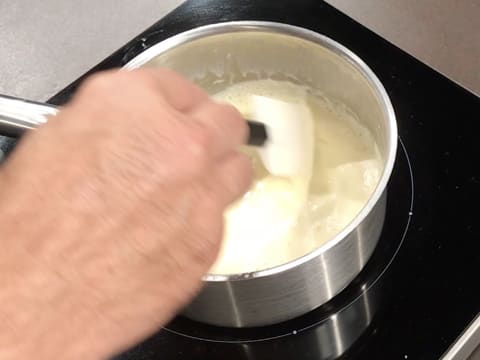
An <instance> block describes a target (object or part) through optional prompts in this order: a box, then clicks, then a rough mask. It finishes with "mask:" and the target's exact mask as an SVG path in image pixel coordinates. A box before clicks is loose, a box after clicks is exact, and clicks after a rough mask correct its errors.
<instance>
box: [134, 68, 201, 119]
mask: <svg viewBox="0 0 480 360" xmlns="http://www.w3.org/2000/svg"><path fill="white" fill-rule="evenodd" d="M136 71H138V73H139V74H143V75H145V76H148V77H151V78H153V79H154V80H155V82H156V83H157V84H158V89H159V91H161V93H162V95H163V96H164V97H165V99H166V100H167V101H168V103H169V104H170V105H172V106H173V107H174V108H175V109H177V110H179V111H181V112H186V111H189V110H191V109H193V108H194V107H196V106H198V105H199V104H201V103H202V102H204V101H206V100H208V98H209V97H208V94H207V93H206V92H205V91H204V90H202V89H201V88H200V87H198V86H196V85H195V84H194V83H192V82H191V81H189V80H187V79H186V78H184V77H183V76H181V75H179V74H177V73H175V72H174V71H172V70H169V69H164V68H143V69H139V70H136Z"/></svg>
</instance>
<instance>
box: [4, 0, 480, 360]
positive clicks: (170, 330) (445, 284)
mask: <svg viewBox="0 0 480 360" xmlns="http://www.w3.org/2000/svg"><path fill="white" fill-rule="evenodd" d="M231 20H267V21H277V22H283V23H288V24H292V25H297V26H302V27H305V28H308V29H311V30H314V31H317V32H319V33H321V34H324V35H326V36H328V37H330V38H332V39H334V40H336V41H338V42H339V43H341V44H343V45H345V46H346V47H348V48H350V49H351V50H352V51H353V52H355V53H356V54H357V55H359V56H360V57H361V58H362V59H363V60H364V61H365V62H366V63H367V64H368V65H369V66H370V67H371V69H372V70H373V71H374V72H375V73H376V74H377V76H378V77H379V79H380V80H381V82H382V83H383V85H384V86H385V88H386V90H387V92H388V94H389V96H390V98H391V100H392V103H393V106H394V109H395V112H396V116H397V121H398V126H399V147H398V149H399V150H398V154H397V161H396V165H395V169H394V172H393V175H392V178H391V181H390V184H389V187H388V205H387V217H386V221H385V226H384V230H383V233H382V236H381V239H380V241H379V244H378V246H377V249H376V250H375V252H374V254H373V256H372V258H371V259H370V261H369V262H368V264H367V266H366V267H365V269H364V270H363V271H362V272H361V273H360V275H359V276H357V278H356V279H355V280H354V281H353V282H352V283H351V284H350V285H349V286H348V287H347V288H346V289H345V290H344V291H343V292H342V293H340V294H339V295H338V296H336V297H335V298H334V299H333V300H332V301H330V302H329V303H327V304H325V305H324V306H322V307H320V308H319V309H317V310H315V311H313V312H311V313H309V314H305V315H304V316H301V317H300V318H298V319H295V320H292V321H289V322H286V323H283V324H279V325H276V326H270V327H264V328H256V329H226V328H217V327H212V326H207V325H204V324H199V323H195V322H193V321H191V320H188V319H184V318H177V319H175V320H174V321H173V322H172V323H171V324H169V325H168V326H167V327H166V328H164V329H161V330H159V331H158V333H157V334H155V335H153V336H152V337H151V338H150V339H148V340H146V341H145V342H144V343H142V344H140V345H138V346H136V347H135V348H133V349H131V350H130V351H127V352H125V353H124V354H121V355H119V356H118V357H117V359H118V360H134V359H138V360H140V359H142V360H150V359H163V360H166V359H212V360H214V359H232V360H235V359H299V360H300V359H335V358H342V359H438V358H440V357H441V356H442V354H443V353H445V351H446V350H447V349H448V348H449V346H450V345H451V344H452V343H454V341H455V340H456V339H457V338H458V336H460V335H461V333H462V332H463V330H464V329H465V328H466V327H467V326H468V325H469V324H470V323H471V322H472V321H473V320H474V319H475V317H476V316H477V315H478V314H479V312H480V289H479V286H478V275H479V268H480V265H479V264H480V238H479V235H480V222H479V221H478V216H479V215H478V214H479V212H478V211H477V206H478V204H479V203H480V195H479V194H480V191H479V188H480V171H479V169H478V159H479V155H480V154H479V151H478V148H479V147H478V145H477V143H478V140H477V139H478V132H477V131H475V129H476V128H477V127H476V124H475V119H478V114H480V99H479V98H478V97H476V96H475V95H473V94H471V93H469V92H468V91H466V90H464V89H463V88H461V87H460V86H458V85H456V84H455V83H453V82H451V81H450V80H448V79H446V78H445V77H443V76H442V75H440V74H438V73H437V72H435V71H433V70H432V69H430V68H428V67H427V66H425V65H424V64H422V63H420V62H419V61H417V60H416V59H414V58H413V57H411V56H410V55H408V54H406V53H405V52H403V51H401V50H399V49H398V48H396V47H395V46H393V45H391V44H390V43H388V42H387V41H385V40H384V39H382V38H380V37H379V36H377V35H375V34H374V33H372V32H371V31H369V30H368V29H366V28H364V27H363V26H361V25H360V24H358V23H356V22H355V21H353V20H352V19H350V18H348V17H347V16H345V15H343V14H342V13H340V12H339V11H337V10H335V9H334V8H332V7H331V6H329V5H328V4H326V3H324V2H323V1H319V0H296V1H295V2H290V1H287V0H282V1H280V0H279V1H255V0H190V1H187V2H186V3H184V4H183V5H182V6H180V7H179V8H177V9H176V10H175V11H174V12H172V13H171V14H169V15H168V16H166V17H165V18H163V19H161V20H160V21H159V22H158V23H156V24H155V25H153V26H152V27H151V28H149V29H148V30H146V31H145V32H144V33H142V34H141V35H139V36H138V37H136V38H135V39H134V40H132V41H131V42H130V43H128V44H127V45H125V46H124V47H122V48H121V49H120V50H118V51H117V52H115V53H114V54H113V55H112V56H110V57H109V58H107V59H106V60H105V61H103V62H102V63H101V64H99V65H98V66H96V67H95V68H94V69H92V70H91V71H90V72H89V73H91V72H94V71H99V70H103V69H108V68H112V67H118V66H121V65H124V64H125V63H126V62H128V61H129V60H130V59H132V58H133V57H134V56H135V55H137V54H138V53H140V52H141V51H143V50H144V49H146V48H148V47H150V46H152V45H153V44H155V43H157V42H159V41H161V40H164V39H165V38H167V37H169V36H172V35H174V34H177V33H179V32H182V31H185V30H189V29H191V28H194V27H197V26H201V25H206V24H210V23H216V22H223V21H231ZM81 80H82V79H79V80H78V81H76V82H74V83H73V84H72V85H70V86H69V87H67V88H66V89H64V90H63V91H62V92H60V93H59V94H58V95H56V96H55V97H53V98H52V99H51V102H52V103H54V104H57V105H60V104H63V103H65V102H66V101H68V99H69V98H70V96H71V95H72V94H73V93H74V91H75V89H76V87H77V86H78V84H79V82H80V81H81ZM13 146H14V142H13V140H11V139H5V138H4V139H1V138H0V148H1V149H3V151H4V152H8V151H9V150H10V149H11V148H12V147H13Z"/></svg>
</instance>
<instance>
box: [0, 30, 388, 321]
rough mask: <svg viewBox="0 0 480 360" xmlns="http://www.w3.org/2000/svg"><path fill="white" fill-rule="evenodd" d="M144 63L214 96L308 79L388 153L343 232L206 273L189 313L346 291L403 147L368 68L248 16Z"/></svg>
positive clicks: (213, 315)
mask: <svg viewBox="0 0 480 360" xmlns="http://www.w3.org/2000/svg"><path fill="white" fill-rule="evenodd" d="M142 66H162V67H168V68H171V69H173V70H175V71H177V72H179V73H182V74H183V75H185V76H186V77H188V78H190V79H191V80H193V81H194V82H196V83H197V84H199V85H200V86H202V87H203V88H205V89H206V90H207V91H209V92H210V93H215V92H217V91H220V90H222V89H224V88H225V87H227V86H229V85H231V84H234V83H238V82H242V81H246V80H253V79H262V78H272V79H278V80H289V81H293V82H296V83H299V84H303V85H307V86H309V87H310V88H312V89H316V90H319V91H321V92H322V93H323V94H325V95H326V96H327V97H330V98H333V99H336V100H337V101H340V102H342V103H344V104H345V105H346V106H347V107H348V108H350V109H351V110H352V111H353V112H354V113H355V114H356V115H357V117H358V118H359V119H360V121H362V123H363V124H364V125H365V126H366V127H367V128H368V129H369V130H370V131H371V133H372V134H373V136H374V138H375V140H376V142H377V144H378V147H379V149H380V152H381V154H382V156H383V173H382V175H381V178H380V181H379V184H378V186H377V187H376V189H375V191H374V193H373V194H372V196H371V197H370V199H369V201H368V202H367V204H366V205H365V207H364V208H363V209H362V210H361V212H360V213H359V214H358V215H357V216H356V218H355V219H354V220H353V221H351V222H350V224H348V226H347V227H346V228H345V229H344V230H343V231H341V232H340V233H339V234H338V235H337V236H335V237H334V238H332V239H331V240H329V241H328V242H326V243H325V244H323V245H322V246H320V247H318V248H317V249H315V250H314V251H312V252H311V253H309V254H305V255H304V256H303V257H301V258H298V259H295V260H293V261H291V262H289V263H287V264H283V265H280V266H277V267H274V268H271V269H265V270H262V271H256V272H251V273H245V274H235V275H213V274H208V275H206V276H205V277H204V279H203V280H204V285H205V286H204V288H203V290H202V291H201V293H200V294H199V295H198V296H197V297H196V298H195V300H194V301H193V302H192V303H191V304H190V305H189V306H187V307H186V308H185V310H184V314H185V315H186V316H188V317H190V318H192V319H195V320H199V321H203V322H207V323H210V324H214V325H221V326H232V327H250V326H261V325H267V324H273V323H277V322H281V321H285V320H288V319H291V318H294V317H296V316H299V315H301V314H304V313H306V312H308V311H310V310H313V309H315V308H317V307H318V306H320V305H322V304H324V303H325V302H327V301H328V300H330V299H331V298H332V297H334V296H335V295H336V294H338V293H339V292H340V291H341V290H342V289H344V288H345V287H346V286H347V285H348V284H349V283H350V282H351V281H352V280H353V278H354V277H355V276H356V275H357V274H358V273H359V272H360V270H361V269H362V268H363V267H364V265H365V263H366V262H367V261H368V259H369V258H370V255H371V254H372V252H373V250H374V248H375V246H376V244H377V242H378V239H379V237H380V233H381V230H382V226H383V222H384V216H385V205H386V187H387V182H388V180H389V177H390V174H391V172H392V168H393V164H394V161H395V154H396V149H397V124H396V120H395V114H394V111H393V108H392V105H391V103H390V100H389V98H388V96H387V93H386V91H385V89H384V88H383V86H382V84H381V83H380V81H379V80H378V79H377V77H376V76H375V74H374V73H373V72H372V71H371V70H370V69H369V68H368V67H367V65H366V64H365V63H364V62H363V61H362V60H361V59H359V58H358V57H357V56H356V55H355V54H353V53H352V52H351V51H349V50H348V49H346V48H345V47H343V46H342V45H340V44H338V43H336V42H335V41H333V40H331V39H329V38H327V37H325V36H323V35H320V34H318V33H315V32H312V31H309V30H306V29H303V28H299V27H294V26H290V25H286V24H279V23H271V22H254V21H243V22H228V23H221V24H215V25H209V26H205V27H200V28H196V29H194V30H191V31H188V32H185V33H182V34H179V35H177V36H174V37H172V38H169V39H167V40H165V41H163V42H161V43H158V44H156V45H154V46H153V47H151V48H149V49H147V50H146V51H144V52H142V53H141V54H139V55H138V56H137V57H135V58H134V59H133V60H132V61H130V62H129V63H128V64H127V65H126V66H125V68H126V69H134V68H138V67H142ZM1 106H2V104H1V103H0V110H1ZM159 281H161V280H160V279H159Z"/></svg>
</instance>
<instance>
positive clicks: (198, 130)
mask: <svg viewBox="0 0 480 360" xmlns="http://www.w3.org/2000/svg"><path fill="white" fill-rule="evenodd" d="M189 140H190V141H189V148H190V151H191V155H192V156H193V158H194V160H196V161H198V162H199V163H201V164H204V163H206V162H207V161H208V160H209V156H210V149H211V144H212V141H214V139H213V136H212V134H211V132H210V131H209V130H208V129H207V128H206V127H204V126H201V125H199V126H196V127H195V128H194V129H192V131H191V133H190V139H189Z"/></svg>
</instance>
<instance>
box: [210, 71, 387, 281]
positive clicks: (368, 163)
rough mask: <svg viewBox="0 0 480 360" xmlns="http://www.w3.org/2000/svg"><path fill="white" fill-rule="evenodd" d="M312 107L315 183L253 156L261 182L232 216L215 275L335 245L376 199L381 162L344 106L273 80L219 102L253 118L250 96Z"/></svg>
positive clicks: (235, 90)
mask: <svg viewBox="0 0 480 360" xmlns="http://www.w3.org/2000/svg"><path fill="white" fill-rule="evenodd" d="M252 95H260V96H266V97H270V98H275V99H279V100H284V101H289V102H296V103H302V102H304V103H305V106H308V107H309V108H310V111H311V112H312V114H313V117H314V134H313V135H314V154H313V157H314V160H313V161H314V163H313V172H312V176H311V177H301V176H297V177H289V178H285V177H277V176H273V175H271V174H269V173H268V172H267V171H266V170H265V168H264V167H263V165H262V162H261V161H260V159H259V156H258V154H257V151H256V150H255V149H253V148H245V149H244V151H245V152H246V153H247V154H249V156H251V158H252V161H253V164H254V170H255V181H254V183H253V185H252V187H251V189H250V190H249V192H248V193H247V194H246V195H245V196H244V197H243V198H242V199H240V200H239V201H237V202H236V203H235V204H233V205H232V206H231V207H230V208H229V209H228V210H227V211H226V213H225V232H224V241H223V245H222V248H221V251H220V254H219V257H218V259H217V261H216V263H215V264H214V265H213V267H212V268H211V269H210V273H212V274H238V273H245V272H252V271H258V270H263V269H267V268H271V267H274V266H277V265H280V264H283V263H286V262H288V261H291V260H294V259H296V258H298V257H300V256H303V255H305V254H307V253H309V252H311V251H312V250H314V249H315V248H317V247H319V246H320V245H322V244H323V243H325V242H326V241H328V240H329V239H331V238H333V237H334V236H335V235H336V234H338V233H339V232H340V231H341V230H342V229H343V228H345V227H346V226H347V225H348V223H349V222H350V221H352V220H353V218H354V217H355V216H356V215H357V214H358V213H359V212H360V210H361V209H362V208H363V206H364V205H365V204H366V203H367V201H368V199H369V197H370V196H371V194H372V193H373V191H374V189H375V187H376V185H377V183H378V181H379V178H380V175H381V170H382V161H381V157H380V153H379V151H378V148H377V145H376V143H375V141H374V138H373V136H372V135H371V134H370V133H369V131H368V130H367V129H366V128H365V127H363V126H362V125H361V124H360V123H359V122H358V120H357V119H356V118H355V115H353V114H352V113H351V112H350V111H349V110H348V109H347V108H346V107H345V106H342V105H341V104H336V103H334V102H333V101H330V100H329V99H327V98H325V97H323V96H320V95H318V94H312V93H311V91H309V89H307V88H304V87H301V86H298V85H294V84H292V83H288V82H279V81H274V80H256V81H248V82H243V83H239V84H235V85H233V86H230V87H229V88H227V89H225V90H223V91H222V92H220V93H217V94H215V95H214V98H215V99H216V100H217V101H221V102H228V103H231V104H232V105H234V106H235V107H237V109H239V111H240V112H241V113H242V114H243V115H244V116H245V118H251V114H252V108H251V96H252Z"/></svg>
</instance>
